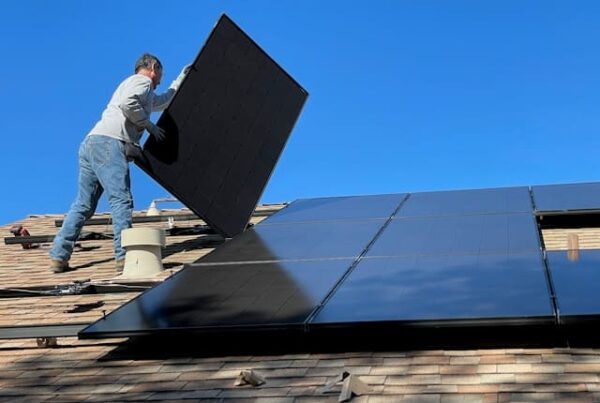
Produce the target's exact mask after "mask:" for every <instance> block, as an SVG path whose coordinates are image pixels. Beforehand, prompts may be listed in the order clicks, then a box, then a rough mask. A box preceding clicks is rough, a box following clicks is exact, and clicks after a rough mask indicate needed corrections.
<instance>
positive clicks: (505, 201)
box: [400, 187, 531, 217]
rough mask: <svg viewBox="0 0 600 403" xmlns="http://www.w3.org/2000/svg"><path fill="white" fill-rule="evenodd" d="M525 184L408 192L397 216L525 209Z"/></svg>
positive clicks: (528, 204)
mask: <svg viewBox="0 0 600 403" xmlns="http://www.w3.org/2000/svg"><path fill="white" fill-rule="evenodd" d="M530 211H531V198H530V196H529V189H528V188H527V187H513V188H498V189H476V190H454V191H445V192H423V193H411V195H410V197H409V199H408V200H407V201H406V203H405V205H404V206H402V210H401V211H400V216H402V217H420V216H440V215H465V214H491V213H527V212H530Z"/></svg>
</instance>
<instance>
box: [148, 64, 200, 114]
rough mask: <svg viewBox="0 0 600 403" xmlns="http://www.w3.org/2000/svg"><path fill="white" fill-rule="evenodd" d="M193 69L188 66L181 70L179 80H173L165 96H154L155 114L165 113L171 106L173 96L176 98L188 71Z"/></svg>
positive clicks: (153, 106) (153, 109)
mask: <svg viewBox="0 0 600 403" xmlns="http://www.w3.org/2000/svg"><path fill="white" fill-rule="evenodd" d="M191 67H192V65H191V64H188V65H187V66H185V67H184V68H183V70H181V73H179V75H178V76H177V78H176V79H175V80H173V82H172V83H171V85H170V86H169V89H168V90H167V92H165V93H164V94H160V95H155V96H154V102H153V104H152V111H153V112H160V111H163V110H165V109H166V108H167V106H169V104H170V103H171V100H172V99H173V96H175V93H176V92H177V90H178V89H179V87H180V86H181V82H182V81H183V79H184V78H185V76H186V75H187V73H188V71H190V68H191Z"/></svg>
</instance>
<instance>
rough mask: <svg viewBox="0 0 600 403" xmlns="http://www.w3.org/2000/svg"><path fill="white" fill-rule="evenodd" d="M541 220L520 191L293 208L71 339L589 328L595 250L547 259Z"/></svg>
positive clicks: (596, 309)
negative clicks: (584, 323)
mask: <svg viewBox="0 0 600 403" xmlns="http://www.w3.org/2000/svg"><path fill="white" fill-rule="evenodd" d="M534 189H535V188H534ZM564 191H568V188H566V189H564ZM532 194H533V198H534V200H535V191H534V192H532ZM567 207H568V206H567ZM540 213H542V210H534V209H533V208H532V197H531V194H530V190H529V188H527V187H518V188H505V189H484V190H470V191H451V192H431V193H414V194H391V195H379V196H356V197H334V198H321V199H304V200H298V201H296V202H294V203H291V204H290V205H289V206H287V207H286V208H284V209H283V210H281V211H279V212H277V213H275V214H274V215H272V216H271V217H269V218H267V219H266V220H265V221H263V222H262V223H260V224H258V225H256V226H255V227H253V228H251V229H250V230H247V231H246V232H244V233H243V234H240V235H239V236H237V237H235V238H234V239H232V240H231V241H229V242H227V243H226V244H224V245H222V246H221V247H219V248H217V249H216V250H215V251H214V252H212V253H211V254H209V255H208V256H206V257H204V258H202V259H200V260H199V261H197V262H196V263H194V264H192V265H189V266H187V267H186V268H185V269H184V270H182V271H181V272H179V273H178V274H176V275H175V276H173V277H171V278H170V279H168V280H167V281H165V282H164V283H163V284H162V285H160V286H158V287H156V288H155V289H153V290H150V291H149V292H147V293H145V294H143V295H141V296H140V297H138V298H136V299H135V300H133V301H131V302H130V303H128V304H126V305H124V306H123V307H121V308H119V309H117V310H116V311H115V312H113V313H111V314H110V315H108V316H107V317H106V318H105V319H102V320H100V321H98V322H96V323H95V324H93V325H92V326H90V327H88V328H87V329H86V330H85V331H84V332H82V334H81V336H82V337H105V336H130V335H143V334H154V333H164V332H170V333H177V332H186V333H187V332H189V331H198V332H202V331H211V332H214V331H227V332H231V331H237V330H248V329H254V330H256V329H261V330H271V329H286V330H294V329H296V330H298V331H302V332H305V331H307V330H309V331H310V330H318V329H326V328H331V327H338V328H339V327H341V328H349V327H350V328H351V327H357V328H358V327H361V326H363V325H373V324H379V325H381V324H384V325H385V324H386V323H388V324H391V323H393V324H394V325H395V326H403V325H408V326H414V325H419V326H425V327H426V326H434V327H438V326H440V325H444V326H479V325H506V324H508V325H530V324H533V325H553V324H556V323H557V321H558V320H559V318H558V315H557V312H556V307H555V305H554V304H555V303H556V305H557V307H558V309H559V310H560V312H561V316H560V318H561V319H562V320H563V323H569V321H576V320H577V319H578V318H581V317H586V318H590V317H592V318H594V317H596V316H597V315H598V314H599V313H600V304H598V303H597V302H596V301H597V298H595V291H594V284H595V283H596V281H595V280H596V279H597V278H598V275H597V274H598V273H597V269H595V268H596V267H598V265H597V261H598V259H600V257H599V256H600V255H599V252H598V251H589V252H588V251H583V252H582V253H583V254H582V258H581V259H580V260H579V261H578V262H571V261H568V260H566V257H565V256H566V254H565V253H558V252H552V253H549V254H548V259H545V258H544V253H543V251H542V247H541V241H540V239H539V232H538V229H537V224H536V221H535V214H540ZM573 265H575V266H577V267H579V268H583V269H584V270H573ZM548 270H550V271H548ZM553 290H556V296H557V300H556V301H554V302H553V296H554V295H553V292H552V291H553Z"/></svg>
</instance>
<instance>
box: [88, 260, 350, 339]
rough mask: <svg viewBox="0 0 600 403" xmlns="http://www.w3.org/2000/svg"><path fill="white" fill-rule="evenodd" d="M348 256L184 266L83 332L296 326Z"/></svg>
mask: <svg viewBox="0 0 600 403" xmlns="http://www.w3.org/2000/svg"><path fill="white" fill-rule="evenodd" d="M351 263H352V260H328V261H317V262H314V261H313V262H278V263H263V264H239V265H236V264H232V265H218V266H188V267H186V268H184V269H183V270H182V271H181V272H179V273H178V274H176V275H175V276H173V277H172V278H170V279H168V280H166V281H165V282H164V283H163V284H161V285H160V286H159V287H156V288H154V289H152V290H150V291H149V292H146V293H145V294H143V295H141V296H140V297H138V298H136V299H134V300H133V301H131V302H129V303H127V304H125V305H124V306H122V307H121V308H119V309H117V310H116V311H114V312H112V313H111V314H109V315H108V316H107V317H106V319H102V320H99V321H98V322H96V323H94V324H93V325H91V326H89V327H88V328H86V329H84V330H83V332H82V333H81V336H83V337H86V336H87V337H90V336H91V337H103V336H110V335H112V336H133V335H146V334H155V333H156V332H160V331H164V330H170V331H174V332H178V331H179V332H189V331H190V330H193V329H197V330H202V329H205V330H208V329H214V328H222V329H224V328H226V329H227V330H228V331H231V330H233V329H236V328H237V329H240V328H252V327H257V326H261V327H263V328H264V327H275V328H277V327H282V326H283V327H286V328H290V327H291V328H293V327H298V329H299V330H302V324H303V322H304V321H305V320H306V319H307V318H308V316H309V314H310V313H311V312H312V311H313V310H314V309H315V308H316V306H317V305H318V304H319V302H320V301H321V300H322V299H323V298H324V297H325V295H326V294H327V292H328V291H329V290H330V289H331V288H332V287H333V286H334V284H335V283H336V281H337V280H338V278H339V277H340V276H341V275H342V274H343V273H344V272H345V271H346V269H347V268H348V267H349V266H350V264H351ZM240 342H241V341H240Z"/></svg>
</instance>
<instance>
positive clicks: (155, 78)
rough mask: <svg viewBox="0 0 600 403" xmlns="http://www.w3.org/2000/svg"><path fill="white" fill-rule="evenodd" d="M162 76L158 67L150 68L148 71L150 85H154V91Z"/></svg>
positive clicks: (160, 68)
mask: <svg viewBox="0 0 600 403" xmlns="http://www.w3.org/2000/svg"><path fill="white" fill-rule="evenodd" d="M162 75H163V71H162V67H160V66H158V65H154V66H152V69H151V70H150V78H151V79H152V84H153V85H154V88H155V89H156V87H158V86H159V85H160V80H161V79H162Z"/></svg>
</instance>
